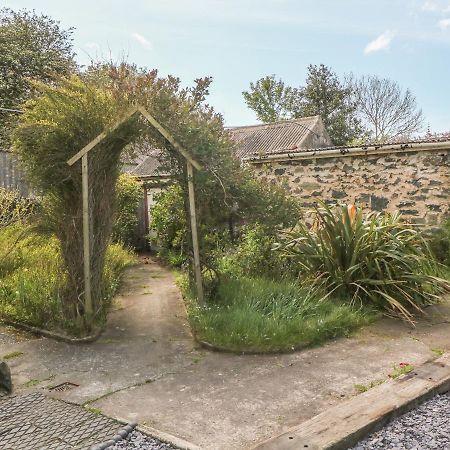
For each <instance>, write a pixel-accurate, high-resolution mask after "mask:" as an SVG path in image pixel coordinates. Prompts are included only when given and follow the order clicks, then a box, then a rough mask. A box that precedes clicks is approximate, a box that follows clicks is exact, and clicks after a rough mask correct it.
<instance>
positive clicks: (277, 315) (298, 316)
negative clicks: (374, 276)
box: [188, 278, 378, 352]
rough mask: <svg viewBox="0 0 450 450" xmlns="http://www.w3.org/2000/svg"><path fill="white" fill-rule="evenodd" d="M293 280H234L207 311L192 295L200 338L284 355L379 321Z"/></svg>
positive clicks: (221, 289) (191, 316) (238, 349)
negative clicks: (201, 307) (197, 303)
mask: <svg viewBox="0 0 450 450" xmlns="http://www.w3.org/2000/svg"><path fill="white" fill-rule="evenodd" d="M320 297H321V296H320V295H318V294H317V292H314V291H312V290H311V289H307V288H302V287H300V286H298V285H297V284H295V283H291V282H288V281H281V282H275V281H270V280H266V279H252V278H241V279H230V280H228V281H225V282H223V283H221V284H220V286H219V288H218V291H217V292H216V294H215V296H214V300H213V301H210V305H209V306H208V307H207V308H205V309H200V308H198V307H197V306H195V304H194V302H193V301H192V298H191V300H189V296H188V306H189V307H188V314H189V320H190V324H191V327H192V329H193V331H194V333H195V334H196V336H197V339H199V340H202V341H206V342H208V343H210V344H212V345H215V346H218V347H222V348H226V349H228V350H231V351H236V352H242V351H247V352H283V351H291V350H295V349H298V348H302V347H307V346H312V345H317V344H320V343H323V342H325V341H327V340H330V339H333V338H336V337H339V336H346V335H348V334H350V333H351V332H352V331H353V330H355V329H357V328H359V327H361V326H363V325H366V324H369V323H371V322H372V321H373V320H375V318H376V317H377V316H378V315H377V314H376V313H375V312H373V311H371V310H368V309H358V308H351V307H350V306H349V305H347V304H345V303H343V302H340V301H334V300H333V301H332V300H328V299H327V300H322V301H319V300H318V299H319V298H320Z"/></svg>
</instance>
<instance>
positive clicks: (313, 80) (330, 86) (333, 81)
mask: <svg viewBox="0 0 450 450" xmlns="http://www.w3.org/2000/svg"><path fill="white" fill-rule="evenodd" d="M300 110H301V114H302V116H303V117H305V116H313V115H320V116H321V117H322V120H323V122H324V124H325V127H326V129H327V131H328V134H329V135H330V137H331V140H332V141H333V143H334V144H335V145H345V144H348V143H350V142H351V141H353V140H354V139H357V138H359V137H360V136H361V132H362V128H361V125H360V122H359V120H358V118H357V115H356V104H355V102H354V100H353V98H352V91H351V89H350V88H349V87H348V86H346V85H345V84H344V83H343V82H341V81H340V80H339V79H338V77H337V75H336V74H335V73H334V72H333V71H332V70H331V69H330V68H329V67H327V66H325V65H324V64H320V65H319V66H315V65H312V64H311V65H309V66H308V76H307V78H306V86H305V87H304V88H303V89H302V90H301V108H300Z"/></svg>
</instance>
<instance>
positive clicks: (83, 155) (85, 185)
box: [67, 105, 204, 317]
mask: <svg viewBox="0 0 450 450" xmlns="http://www.w3.org/2000/svg"><path fill="white" fill-rule="evenodd" d="M137 113H140V114H141V115H142V116H143V117H144V118H145V119H146V120H147V122H148V123H149V124H150V125H151V126H152V127H153V128H154V129H155V130H157V131H158V133H159V134H161V136H163V137H164V138H165V139H166V140H167V141H168V142H169V143H170V145H172V147H173V148H174V149H175V150H176V151H178V153H180V154H181V155H182V156H183V157H184V159H185V160H186V165H187V175H188V191H189V213H190V214H189V215H190V221H191V233H192V247H193V252H194V273H195V282H196V287H197V296H198V301H199V303H200V305H203V304H204V297H203V284H202V274H201V268H200V252H199V245H198V232H197V218H196V210H195V192H194V168H195V169H197V170H201V168H202V167H201V165H200V164H199V163H198V162H197V161H195V160H194V159H193V158H192V157H191V155H190V154H189V152H188V151H186V149H185V148H184V147H183V146H181V145H180V144H179V143H178V142H177V141H176V139H175V138H174V137H173V136H172V135H171V134H170V133H169V131H167V130H166V129H165V128H164V127H163V126H162V125H161V124H160V123H159V122H158V121H157V120H156V119H155V118H154V117H153V116H152V115H151V114H150V113H149V112H148V111H147V110H146V109H145V108H144V107H143V106H139V105H138V106H135V107H133V108H131V109H130V110H129V111H128V112H127V113H126V114H125V115H124V116H123V117H122V118H121V119H120V120H118V121H117V122H116V123H115V124H114V125H113V126H112V127H110V128H108V129H106V130H104V131H103V132H102V133H100V134H99V135H98V136H97V137H96V138H94V139H93V140H92V141H91V142H89V144H87V145H86V146H85V147H83V148H82V149H81V150H80V151H79V152H78V153H76V154H75V155H74V156H72V158H70V159H69V160H68V161H67V164H68V165H69V166H72V165H73V164H75V163H76V162H77V161H78V160H79V159H81V176H82V196H83V258H84V285H85V308H86V310H85V312H86V315H87V316H88V317H92V314H93V306H92V297H91V267H90V233H89V175H88V153H89V152H90V151H91V150H92V149H93V148H95V146H96V145H98V144H99V143H100V142H102V141H103V140H104V139H105V138H106V137H107V136H108V135H109V134H111V133H112V132H113V131H114V130H116V129H117V128H118V127H119V126H120V125H122V124H123V123H124V122H126V121H127V120H129V119H130V118H131V117H132V116H134V115H135V114H137Z"/></svg>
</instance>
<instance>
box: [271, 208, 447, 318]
mask: <svg viewBox="0 0 450 450" xmlns="http://www.w3.org/2000/svg"><path fill="white" fill-rule="evenodd" d="M313 214H314V216H315V219H316V220H315V226H312V227H308V226H307V225H305V224H299V225H298V226H297V227H296V228H295V229H294V230H292V231H290V232H288V233H286V235H285V237H284V239H282V240H281V242H280V243H279V244H278V245H277V250H278V251H282V252H283V254H284V255H285V257H286V258H289V259H291V262H292V263H294V264H297V265H298V271H299V273H300V275H301V276H302V277H305V278H306V279H307V280H308V281H310V282H312V283H313V284H314V285H320V286H322V287H323V288H324V289H325V292H326V295H329V296H335V297H340V298H348V299H349V300H350V301H351V302H352V303H373V304H374V305H376V306H377V307H378V308H380V309H384V311H385V312H386V313H387V314H390V315H395V316H398V317H400V318H402V319H404V320H406V321H408V322H411V323H413V321H414V312H422V307H423V306H424V305H427V304H430V303H433V302H435V301H436V300H438V299H439V296H440V294H442V293H443V292H444V291H445V290H448V289H449V287H450V286H449V283H448V282H447V281H446V280H443V279H440V278H438V277H437V276H435V274H436V273H437V267H436V263H435V261H434V259H433V257H432V255H431V253H430V250H429V248H428V246H427V244H426V242H425V240H424V239H423V237H422V235H421V233H420V231H418V230H417V229H416V228H414V227H412V226H410V225H407V224H405V223H404V222H403V221H402V218H401V216H400V215H399V214H398V213H396V214H388V213H369V214H367V215H364V213H363V211H362V209H359V208H358V209H354V208H349V207H348V206H347V205H341V206H336V207H330V206H327V205H325V204H324V203H322V204H321V205H320V206H319V207H317V208H316V209H315V211H314V213H313Z"/></svg>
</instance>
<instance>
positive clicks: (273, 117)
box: [242, 75, 300, 123]
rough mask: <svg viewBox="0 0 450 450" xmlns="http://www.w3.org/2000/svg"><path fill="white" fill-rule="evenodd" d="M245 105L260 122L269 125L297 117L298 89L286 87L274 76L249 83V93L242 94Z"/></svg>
mask: <svg viewBox="0 0 450 450" xmlns="http://www.w3.org/2000/svg"><path fill="white" fill-rule="evenodd" d="M242 95H243V96H244V100H245V103H247V106H248V107H249V108H250V109H253V111H255V113H256V117H257V118H258V120H260V121H261V122H265V123H270V122H277V121H279V120H285V119H290V118H292V117H298V114H299V112H298V108H299V103H300V92H299V89H296V88H292V87H290V86H286V85H285V84H284V82H283V81H282V80H277V79H276V78H275V75H270V76H266V77H263V78H260V79H259V80H258V81H256V83H250V89H249V91H244V92H242Z"/></svg>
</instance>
